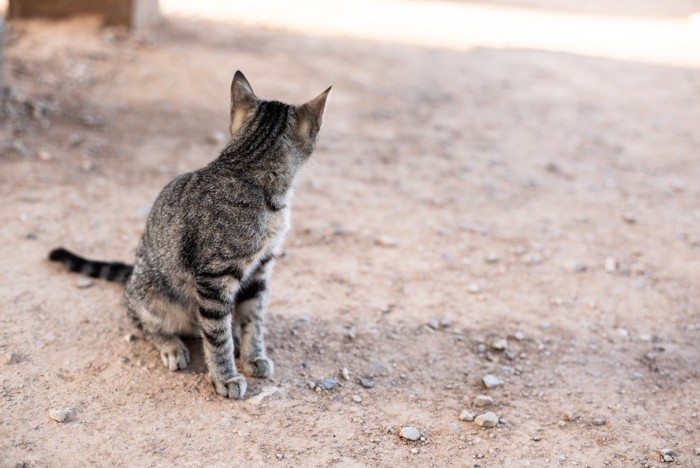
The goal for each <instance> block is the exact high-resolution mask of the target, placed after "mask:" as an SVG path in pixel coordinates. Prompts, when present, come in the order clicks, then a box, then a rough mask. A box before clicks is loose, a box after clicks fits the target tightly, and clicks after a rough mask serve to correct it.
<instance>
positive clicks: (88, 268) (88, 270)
mask: <svg viewBox="0 0 700 468" xmlns="http://www.w3.org/2000/svg"><path fill="white" fill-rule="evenodd" d="M49 260H51V261H54V262H59V263H62V264H64V265H65V266H66V267H67V268H68V270H70V271H73V272H76V273H82V274H83V275H87V276H90V277H92V278H101V279H106V280H108V281H114V282H117V283H126V281H127V280H128V279H129V276H130V275H131V272H132V271H133V270H134V267H133V266H132V265H126V264H124V263H120V262H100V261H95V260H88V259H86V258H83V257H80V256H78V255H76V254H74V253H73V252H70V251H68V250H66V249H64V248H62V247H61V248H58V249H54V250H52V251H51V253H49Z"/></svg>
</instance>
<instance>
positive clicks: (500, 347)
mask: <svg viewBox="0 0 700 468" xmlns="http://www.w3.org/2000/svg"><path fill="white" fill-rule="evenodd" d="M491 347H492V348H493V349H495V350H497V351H505V349H506V348H507V347H508V340H506V339H505V338H501V339H500V340H496V341H494V342H493V343H491Z"/></svg>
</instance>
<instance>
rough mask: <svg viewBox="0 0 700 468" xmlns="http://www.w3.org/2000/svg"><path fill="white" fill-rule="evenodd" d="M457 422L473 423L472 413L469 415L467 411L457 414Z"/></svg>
mask: <svg viewBox="0 0 700 468" xmlns="http://www.w3.org/2000/svg"><path fill="white" fill-rule="evenodd" d="M459 420H460V421H474V413H470V412H469V411H467V410H462V412H461V413H459Z"/></svg>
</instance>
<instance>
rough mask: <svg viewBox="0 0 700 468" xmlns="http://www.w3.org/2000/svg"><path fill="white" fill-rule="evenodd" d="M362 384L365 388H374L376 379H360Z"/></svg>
mask: <svg viewBox="0 0 700 468" xmlns="http://www.w3.org/2000/svg"><path fill="white" fill-rule="evenodd" d="M360 385H362V386H363V387H365V388H372V387H374V380H372V379H370V378H364V379H360Z"/></svg>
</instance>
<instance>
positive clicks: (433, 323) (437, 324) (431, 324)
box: [428, 319, 440, 330]
mask: <svg viewBox="0 0 700 468" xmlns="http://www.w3.org/2000/svg"><path fill="white" fill-rule="evenodd" d="M428 326H429V327H430V328H432V329H433V330H437V329H438V328H440V322H438V321H437V319H432V320H431V321H430V322H428Z"/></svg>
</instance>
